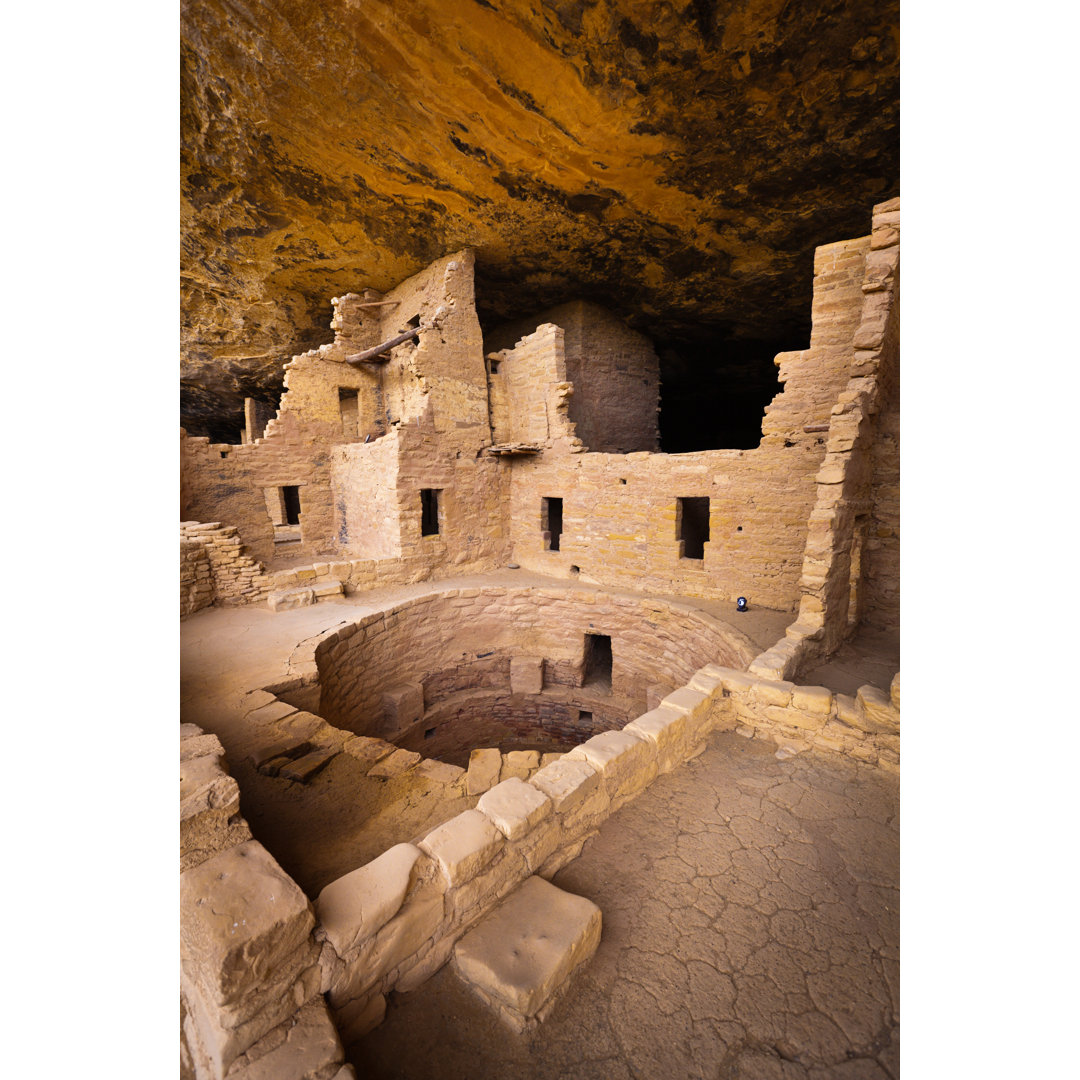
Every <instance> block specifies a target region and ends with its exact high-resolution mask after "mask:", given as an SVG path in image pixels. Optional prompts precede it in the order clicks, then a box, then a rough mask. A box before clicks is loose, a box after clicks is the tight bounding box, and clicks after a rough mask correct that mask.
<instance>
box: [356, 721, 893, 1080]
mask: <svg viewBox="0 0 1080 1080" xmlns="http://www.w3.org/2000/svg"><path fill="white" fill-rule="evenodd" d="M774 750H775V747H774V746H773V745H772V744H771V743H765V742H763V741H748V740H745V739H743V738H741V737H739V736H737V735H735V734H723V735H714V736H713V737H712V739H711V740H710V743H709V747H708V749H707V750H706V752H705V753H704V754H702V755H701V756H700V757H698V758H697V759H696V760H694V761H692V762H689V763H687V764H686V765H684V766H681V767H680V768H678V769H676V770H675V771H674V772H673V773H671V774H669V775H667V776H664V777H661V778H659V779H658V780H657V781H655V782H654V783H653V784H652V786H651V787H650V788H649V789H648V790H647V791H646V792H645V793H644V794H643V795H641V796H640V797H639V798H637V799H636V800H635V801H634V802H632V803H630V804H629V805H627V806H626V807H624V808H623V809H622V810H620V811H618V812H617V813H616V814H614V815H613V816H612V817H611V818H610V819H608V821H607V822H606V823H605V824H604V826H603V827H602V829H601V830H600V833H599V835H598V836H597V837H596V838H594V839H593V840H591V841H590V842H589V844H588V845H587V846H586V848H585V850H584V852H583V853H582V855H581V856H580V857H579V858H578V859H577V860H575V861H574V862H573V863H571V864H570V866H568V867H566V868H565V869H564V870H563V871H561V872H560V873H559V874H558V875H556V877H555V883H556V884H557V885H559V886H561V887H562V888H565V889H567V890H569V891H571V892H574V893H578V894H580V895H582V896H587V897H589V898H590V899H591V900H593V901H595V902H596V903H597V904H598V905H599V906H600V908H601V910H602V912H603V918H604V931H603V937H602V940H601V943H600V947H599V949H598V951H597V953H596V955H595V956H594V957H593V959H592V960H591V961H590V963H589V964H588V966H587V967H586V968H585V969H584V970H583V971H581V972H580V973H579V974H578V976H577V978H576V980H575V981H574V983H573V984H572V985H571V988H570V992H569V994H568V995H567V997H566V998H564V999H563V1000H562V1001H561V1002H560V1003H559V1005H558V1006H557V1008H556V1009H555V1011H554V1013H553V1014H552V1015H551V1016H550V1017H549V1019H548V1020H547V1021H546V1022H545V1023H544V1024H543V1025H542V1027H541V1028H540V1029H539V1031H538V1032H536V1033H534V1034H533V1035H531V1036H530V1035H515V1034H513V1033H512V1032H510V1031H509V1030H508V1029H506V1028H503V1027H501V1026H500V1025H499V1024H498V1022H497V1021H495V1020H494V1019H492V1018H491V1017H490V1016H489V1015H488V1014H487V1013H486V1012H485V1011H484V1009H483V1007H482V1006H481V1005H479V1003H478V1002H477V1001H476V1000H474V999H473V998H472V996H471V995H470V993H469V992H468V991H467V990H466V989H464V988H463V987H462V986H461V985H460V984H459V983H458V982H457V979H456V977H455V976H454V975H453V974H452V972H451V971H450V969H449V968H443V970H442V971H440V972H439V973H438V974H437V975H436V976H435V977H434V978H433V979H431V980H430V981H429V982H427V983H426V984H425V985H424V986H422V987H421V988H420V989H419V990H417V991H415V992H413V993H412V994H408V995H395V996H394V997H393V998H392V1000H391V1004H390V1008H389V1009H388V1012H387V1017H386V1020H385V1022H384V1023H383V1024H382V1026H381V1027H379V1028H377V1029H376V1030H375V1031H374V1032H372V1033H371V1034H370V1035H369V1036H368V1037H367V1038H366V1039H364V1040H362V1041H360V1042H359V1043H356V1044H354V1045H353V1046H352V1047H351V1048H350V1049H349V1052H348V1053H349V1060H350V1061H352V1062H353V1064H354V1065H355V1066H356V1068H357V1074H358V1075H359V1076H363V1077H365V1078H369V1080H374V1078H387V1080H389V1078H396V1080H414V1078H415V1080H421V1078H423V1080H486V1078H491V1080H495V1078H499V1080H502V1078H504V1077H527V1078H530V1080H532V1078H536V1080H541V1078H544V1080H547V1078H550V1080H622V1078H634V1080H683V1078H686V1080H689V1078H708V1080H735V1078H739V1080H826V1078H828V1080H886V1078H895V1077H897V1076H898V1075H899V1016H898V1013H899V910H898V904H899V900H898V896H899V894H898V885H899V821H898V807H899V782H898V779H897V778H896V777H892V776H889V775H887V774H884V773H881V772H878V771H876V770H874V769H871V768H869V767H867V766H864V765H861V764H859V763H857V762H853V761H849V760H848V759H845V758H841V757H839V756H835V755H822V754H816V753H807V754H803V755H799V756H798V757H796V758H793V759H790V760H788V761H784V762H781V761H778V760H777V759H776V757H775V756H774Z"/></svg>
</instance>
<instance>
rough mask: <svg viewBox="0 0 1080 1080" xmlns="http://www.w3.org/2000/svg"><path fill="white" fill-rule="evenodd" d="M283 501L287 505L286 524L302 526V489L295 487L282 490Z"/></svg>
mask: <svg viewBox="0 0 1080 1080" xmlns="http://www.w3.org/2000/svg"><path fill="white" fill-rule="evenodd" d="M281 499H282V502H283V503H284V504H285V524H286V525H299V524H300V488H299V487H297V486H295V485H293V486H291V487H283V488H282V489H281Z"/></svg>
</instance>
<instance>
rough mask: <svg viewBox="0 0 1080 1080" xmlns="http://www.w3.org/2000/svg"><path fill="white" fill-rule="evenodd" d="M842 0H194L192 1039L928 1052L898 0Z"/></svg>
mask: <svg viewBox="0 0 1080 1080" xmlns="http://www.w3.org/2000/svg"><path fill="white" fill-rule="evenodd" d="M792 7H793V6H792V5H785V4H768V3H763V2H760V3H759V2H756V0H744V2H742V3H737V4H732V5H724V4H712V3H698V2H696V0H695V2H693V3H677V2H668V3H646V4H633V3H629V2H624V0H607V2H604V0H601V2H594V3H588V2H587V3H567V4H552V5H530V4H527V3H524V2H517V0H515V2H511V3H501V2H498V0H492V3H487V2H484V0H469V2H466V0H460V2H448V3H445V4H442V5H434V4H430V3H427V2H426V0H425V2H419V3H416V4H407V5H396V6H395V5H390V4H381V3H373V4H357V3H350V2H342V3H340V4H339V3H332V4H330V5H323V6H322V7H320V8H315V7H312V6H310V5H308V4H306V3H302V2H295V3H290V2H285V0H267V2H264V3H259V4H256V5H253V6H252V7H250V8H248V7H245V6H243V5H238V4H231V3H224V2H221V3H219V2H217V0H214V2H211V3H208V4H204V5H195V4H190V5H185V6H184V7H183V12H184V14H183V47H182V60H183V94H182V130H183V163H182V164H183V170H182V172H183V193H184V200H185V201H184V218H183V235H184V293H183V301H184V309H183V310H184V314H183V320H184V349H185V352H184V357H183V361H182V363H183V369H182V379H181V388H182V396H181V404H182V422H183V426H182V428H181V440H180V463H181V491H180V501H181V526H180V532H181V540H180V552H181V554H180V567H181V594H180V609H181V610H180V617H181V645H182V687H181V720H182V725H181V732H180V763H181V811H180V816H181V821H180V848H181V851H180V871H181V873H180V881H181V910H180V924H181V925H180V938H181V978H180V997H181V1047H180V1051H181V1075H182V1077H184V1078H185V1080H188V1078H192V1080H208V1078H213V1080H225V1078H228V1080H294V1078H295V1080H348V1078H350V1077H365V1078H366V1077H408V1078H412V1077H417V1078H419V1077H425V1078H428V1077H458V1078H460V1077H466V1076H468V1077H470V1078H483V1077H505V1076H510V1075H518V1076H523V1077H538V1078H539V1077H553V1078H554V1077H581V1078H586V1077H587V1078H594V1077H595V1078H598V1080H599V1078H605V1080H607V1078H611V1077H627V1078H630V1077H633V1078H643V1077H650V1078H651V1077H656V1078H660V1077H663V1078H666V1080H670V1078H682V1077H687V1078H689V1077H710V1078H724V1080H727V1078H732V1080H734V1078H747V1080H749V1078H754V1077H760V1078H766V1077H777V1078H784V1080H796V1078H806V1080H811V1078H825V1077H837V1078H849V1080H850V1078H856V1077H860V1078H862V1077H865V1078H867V1080H877V1078H895V1077H897V1076H898V1075H899V918H898V884H899V846H898V843H899V833H898V820H897V819H898V806H899V762H900V756H899V718H900V678H899V618H900V612H899V563H900V548H899V543H900V540H899V470H900V465H899V434H900V424H899V416H900V410H899V402H900V381H899V379H900V376H899V361H900V350H899V295H900V271H899V265H900V262H899V239H900V226H899V222H900V199H899V188H898V183H897V176H898V173H897V169H896V147H895V137H896V119H895V112H896V100H895V99H896V51H895V36H896V35H895V24H896V12H895V9H894V8H893V7H891V6H889V5H887V4H882V5H866V6H862V5H845V4H838V5H815V6H814V10H813V11H812V12H808V11H803V12H795V11H793V10H790V9H792ZM436 135H437V138H436ZM796 161H798V168H796V167H795V162H796Z"/></svg>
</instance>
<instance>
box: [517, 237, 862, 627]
mask: <svg viewBox="0 0 1080 1080" xmlns="http://www.w3.org/2000/svg"><path fill="white" fill-rule="evenodd" d="M869 246H870V239H869V238H868V237H864V238H863V239H861V240H851V241H844V242H841V243H837V244H830V245H827V246H825V247H822V248H819V249H818V251H817V253H816V257H815V265H814V302H813V312H812V315H813V329H812V333H811V339H810V347H809V348H808V349H805V350H802V351H800V352H794V353H782V354H780V355H779V356H778V357H777V366H778V367H779V369H780V378H781V380H782V382H783V383H784V388H783V390H782V391H781V392H780V393H779V394H778V395H777V397H776V398H774V400H773V402H772V403H771V404H770V405H769V406H768V407H767V409H766V416H765V421H764V423H763V427H762V431H763V434H762V440H761V444H760V446H759V447H758V449H756V450H712V451H702V452H698V453H691V454H677V455H665V454H647V453H631V454H625V455H623V454H594V453H580V452H575V450H576V449H577V448H576V447H572V446H566V445H564V444H556V445H554V446H553V447H552V448H551V449H550V450H546V451H545V452H544V453H543V454H541V455H539V456H537V457H534V458H517V459H514V460H513V462H512V464H511V465H510V468H511V505H510V514H509V517H510V530H511V539H512V543H513V558H514V560H515V561H516V562H518V563H519V564H521V565H522V566H526V567H528V568H529V569H531V570H536V571H538V572H540V573H548V574H555V575H557V576H565V575H568V574H570V573H571V572H576V571H572V570H571V568H572V567H577V568H578V570H579V571H580V572H581V574H582V575H584V576H587V577H588V578H589V579H590V580H593V581H597V582H601V583H603V584H606V585H615V586H625V587H630V588H635V589H647V590H650V591H655V592H678V593H682V594H684V595H690V596H703V597H715V598H718V599H726V600H734V598H735V597H736V596H747V597H749V598H750V600H751V602H756V603H758V604H760V605H762V606H765V607H771V608H776V609H779V610H784V609H788V610H793V609H794V608H795V606H796V605H797V603H798V597H799V592H798V581H799V574H800V571H801V568H802V559H803V552H804V549H805V544H806V536H807V519H808V518H809V515H810V510H811V509H812V507H813V503H814V497H815V485H814V476H815V475H816V473H817V471H818V469H819V468H820V465H821V461H822V459H823V457H824V454H825V440H824V437H823V435H821V434H819V433H816V432H813V431H811V432H807V431H805V430H804V429H805V428H806V427H808V426H809V427H814V426H819V425H821V424H825V423H827V422H828V419H829V414H830V410H831V408H832V406H833V404H834V403H835V401H836V399H837V395H838V394H839V392H840V391H841V389H843V387H844V384H845V383H846V381H847V376H848V370H849V368H850V364H851V361H852V356H853V345H852V339H853V337H854V333H855V330H856V328H857V327H858V325H859V320H860V317H861V313H862V291H861V285H862V280H863V265H864V261H865V256H866V252H867V251H868V250H869ZM702 496H705V497H708V498H709V500H710V505H709V540H708V542H707V543H706V544H705V548H704V558H703V559H687V558H683V557H681V551H680V544H679V541H678V539H677V532H676V530H677V514H678V506H677V501H676V500H677V499H679V498H692V497H694V498H700V497H702ZM545 497H546V498H551V497H556V498H562V500H563V533H562V538H561V542H560V550H559V551H557V552H553V551H547V550H545V548H544V541H543V532H542V529H541V502H540V500H541V498H545Z"/></svg>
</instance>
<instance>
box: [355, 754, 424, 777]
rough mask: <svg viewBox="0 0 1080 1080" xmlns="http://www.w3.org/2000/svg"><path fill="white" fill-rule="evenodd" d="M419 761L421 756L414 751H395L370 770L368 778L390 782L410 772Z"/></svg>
mask: <svg viewBox="0 0 1080 1080" xmlns="http://www.w3.org/2000/svg"><path fill="white" fill-rule="evenodd" d="M419 760H420V755H419V754H417V753H416V752H415V751H413V750H395V751H394V752H393V753H392V754H391V755H390V756H389V757H385V758H383V759H382V760H381V761H379V762H377V763H376V764H375V765H373V766H372V767H371V768H370V769H368V776H374V777H376V778H379V779H382V780H389V779H391V778H392V777H394V776H401V774H402V773H406V772H408V771H409V769H411V768H412V767H413V766H414V765H415V764H416V763H417V762H418V761H419Z"/></svg>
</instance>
